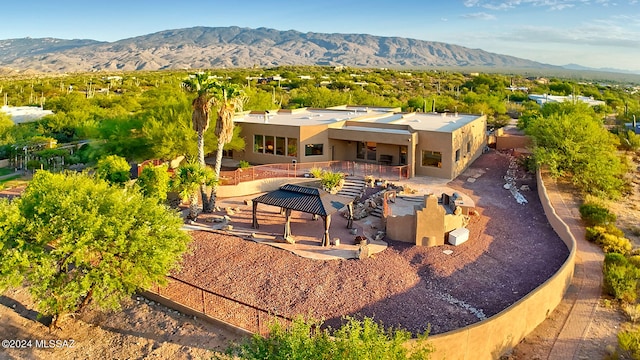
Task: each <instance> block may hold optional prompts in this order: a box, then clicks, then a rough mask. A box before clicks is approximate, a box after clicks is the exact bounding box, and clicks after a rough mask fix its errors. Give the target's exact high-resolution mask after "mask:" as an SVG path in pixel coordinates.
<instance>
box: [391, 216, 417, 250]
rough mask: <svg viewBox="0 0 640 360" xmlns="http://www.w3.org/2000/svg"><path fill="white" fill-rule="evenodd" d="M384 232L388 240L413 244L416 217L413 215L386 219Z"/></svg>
mask: <svg viewBox="0 0 640 360" xmlns="http://www.w3.org/2000/svg"><path fill="white" fill-rule="evenodd" d="M386 222H387V226H386V232H387V237H388V238H389V239H393V240H396V241H402V242H407V243H410V244H415V241H416V232H415V226H416V217H415V215H413V214H410V215H402V216H396V215H392V216H389V217H387V219H386Z"/></svg>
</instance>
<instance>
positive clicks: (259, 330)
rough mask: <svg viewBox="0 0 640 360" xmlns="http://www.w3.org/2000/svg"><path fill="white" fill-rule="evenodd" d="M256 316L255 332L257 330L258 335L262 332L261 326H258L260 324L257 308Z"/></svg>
mask: <svg viewBox="0 0 640 360" xmlns="http://www.w3.org/2000/svg"><path fill="white" fill-rule="evenodd" d="M256 318H257V319H256V320H257V323H258V324H257V325H258V329H257V331H256V332H257V333H258V334H260V335H263V334H262V327H261V326H260V325H261V324H260V310H258V309H256Z"/></svg>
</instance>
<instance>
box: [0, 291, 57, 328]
mask: <svg viewBox="0 0 640 360" xmlns="http://www.w3.org/2000/svg"><path fill="white" fill-rule="evenodd" d="M0 304H2V305H4V306H6V307H8V308H12V309H13V310H14V311H15V312H16V313H17V314H19V315H20V316H22V317H23V318H25V319H29V320H33V321H37V322H39V323H41V324H42V325H44V326H49V325H51V321H52V317H51V316H45V315H42V314H40V313H39V312H38V311H36V310H32V309H29V308H27V307H26V306H24V304H22V303H21V302H20V301H18V300H16V299H14V298H11V297H9V296H6V295H0Z"/></svg>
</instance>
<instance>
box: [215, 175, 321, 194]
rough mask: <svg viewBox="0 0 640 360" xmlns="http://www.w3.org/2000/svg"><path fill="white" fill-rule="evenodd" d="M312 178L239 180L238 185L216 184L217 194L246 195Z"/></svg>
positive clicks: (307, 180) (308, 180)
mask: <svg viewBox="0 0 640 360" xmlns="http://www.w3.org/2000/svg"><path fill="white" fill-rule="evenodd" d="M310 181H313V180H310V179H306V178H272V179H261V180H254V181H246V182H241V183H239V184H238V185H223V186H218V192H217V196H218V197H220V198H228V197H235V196H246V195H252V194H258V193H263V192H267V191H273V190H276V189H279V188H280V186H282V185H284V184H299V183H305V182H310Z"/></svg>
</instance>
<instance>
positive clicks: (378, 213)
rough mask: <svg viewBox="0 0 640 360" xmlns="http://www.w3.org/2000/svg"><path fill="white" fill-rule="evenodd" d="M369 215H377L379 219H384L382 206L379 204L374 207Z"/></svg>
mask: <svg viewBox="0 0 640 360" xmlns="http://www.w3.org/2000/svg"><path fill="white" fill-rule="evenodd" d="M369 216H375V217H377V218H379V219H382V206H378V207H377V208H375V209H373V211H372V212H370V213H369Z"/></svg>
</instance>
